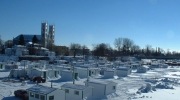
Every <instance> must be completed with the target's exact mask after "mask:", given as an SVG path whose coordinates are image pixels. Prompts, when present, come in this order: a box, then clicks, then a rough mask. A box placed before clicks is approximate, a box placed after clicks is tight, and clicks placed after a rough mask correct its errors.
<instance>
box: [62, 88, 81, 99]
mask: <svg viewBox="0 0 180 100" xmlns="http://www.w3.org/2000/svg"><path fill="white" fill-rule="evenodd" d="M62 89H63V90H65V89H67V88H63V87H62ZM68 90H69V93H65V98H66V100H82V90H75V89H68ZM75 91H79V95H76V94H75V93H74V92H75Z"/></svg>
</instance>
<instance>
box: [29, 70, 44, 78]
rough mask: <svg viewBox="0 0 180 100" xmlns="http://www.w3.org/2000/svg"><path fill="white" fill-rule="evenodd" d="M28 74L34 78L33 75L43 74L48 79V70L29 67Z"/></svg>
mask: <svg viewBox="0 0 180 100" xmlns="http://www.w3.org/2000/svg"><path fill="white" fill-rule="evenodd" d="M27 75H28V77H29V78H33V77H36V76H41V77H43V78H45V79H47V70H45V69H38V68H33V69H28V71H27Z"/></svg>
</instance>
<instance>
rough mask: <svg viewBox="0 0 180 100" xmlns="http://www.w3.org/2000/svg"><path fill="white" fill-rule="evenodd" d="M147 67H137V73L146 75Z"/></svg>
mask: <svg viewBox="0 0 180 100" xmlns="http://www.w3.org/2000/svg"><path fill="white" fill-rule="evenodd" d="M148 69H149V67H148V66H146V65H143V66H139V67H137V73H146V72H147V71H148Z"/></svg>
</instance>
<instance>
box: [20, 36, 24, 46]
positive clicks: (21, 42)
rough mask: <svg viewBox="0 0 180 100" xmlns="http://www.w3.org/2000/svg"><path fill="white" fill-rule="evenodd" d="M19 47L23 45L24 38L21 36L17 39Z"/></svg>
mask: <svg viewBox="0 0 180 100" xmlns="http://www.w3.org/2000/svg"><path fill="white" fill-rule="evenodd" d="M19 45H25V41H24V36H23V35H22V34H21V35H20V37H19Z"/></svg>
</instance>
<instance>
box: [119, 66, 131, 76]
mask: <svg viewBox="0 0 180 100" xmlns="http://www.w3.org/2000/svg"><path fill="white" fill-rule="evenodd" d="M131 72H132V67H131V66H123V67H119V68H117V69H116V75H117V76H118V77H126V76H128V75H130V74H131Z"/></svg>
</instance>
